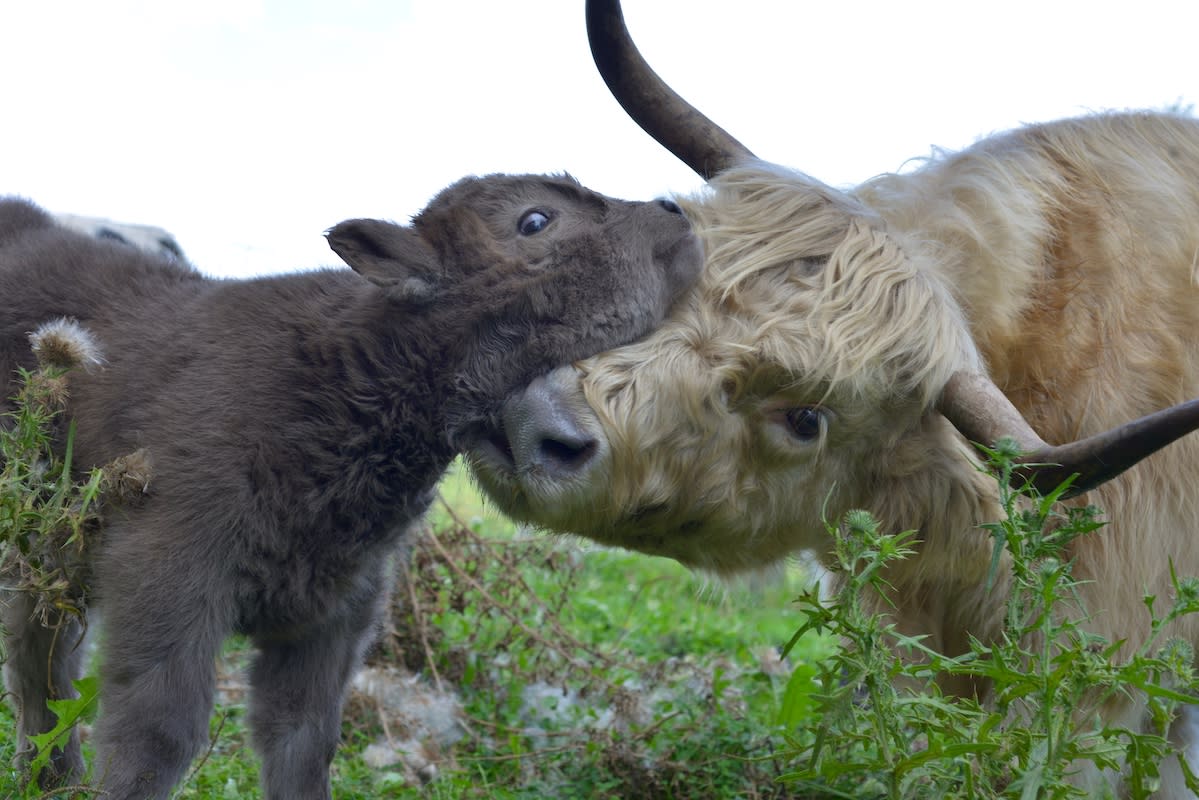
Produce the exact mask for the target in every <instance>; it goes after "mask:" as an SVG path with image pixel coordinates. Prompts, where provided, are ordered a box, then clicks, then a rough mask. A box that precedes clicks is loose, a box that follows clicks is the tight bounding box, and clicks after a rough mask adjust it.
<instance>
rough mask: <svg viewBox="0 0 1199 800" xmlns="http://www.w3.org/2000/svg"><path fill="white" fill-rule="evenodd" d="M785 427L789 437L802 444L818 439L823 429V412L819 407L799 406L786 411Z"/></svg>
mask: <svg viewBox="0 0 1199 800" xmlns="http://www.w3.org/2000/svg"><path fill="white" fill-rule="evenodd" d="M786 417H787V425H788V426H789V427H790V428H791V435H793V436H794V437H795V438H796V439H799V440H800V441H802V442H810V441H813V440H814V439H818V438H820V431H821V429H822V428H823V427H824V411H823V409H821V408H820V407H819V406H800V407H799V408H790V409H787V414H786Z"/></svg>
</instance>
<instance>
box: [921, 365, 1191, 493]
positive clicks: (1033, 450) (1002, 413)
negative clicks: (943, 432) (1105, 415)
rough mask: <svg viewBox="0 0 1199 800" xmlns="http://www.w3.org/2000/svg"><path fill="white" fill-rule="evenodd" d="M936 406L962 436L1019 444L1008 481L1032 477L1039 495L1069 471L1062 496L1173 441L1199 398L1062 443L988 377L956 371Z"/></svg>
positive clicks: (1187, 425)
mask: <svg viewBox="0 0 1199 800" xmlns="http://www.w3.org/2000/svg"><path fill="white" fill-rule="evenodd" d="M937 410H938V411H940V412H941V413H942V414H943V415H944V416H945V418H946V419H948V420H949V421H950V423H952V424H953V426H954V427H955V428H957V429H958V431H959V432H961V434H962V435H963V436H965V437H966V438H967V439H969V440H970V441H972V442H978V443H979V444H984V445H987V446H991V445H993V444H994V443H995V441H996V440H997V439H999V437H1001V436H1010V437H1012V438H1013V439H1015V441H1016V443H1017V444H1018V445H1019V447H1020V449H1021V451H1023V453H1024V455H1022V456H1021V457H1020V459H1019V463H1020V464H1021V465H1025V466H1024V467H1023V468H1022V469H1019V470H1016V471H1015V472H1014V473H1013V476H1012V483H1013V485H1021V484H1023V483H1024V481H1025V480H1027V479H1031V482H1032V485H1033V486H1034V487H1036V489H1037V491H1039V492H1041V493H1042V494H1047V493H1048V492H1050V491H1052V490H1054V489H1056V488H1057V487H1058V486H1059V485H1060V484H1061V483H1062V481H1064V480H1066V479H1067V478H1069V477H1070V476H1071V475H1075V474H1077V475H1078V478H1077V479H1076V480H1075V482H1074V483H1073V484H1072V485H1071V486H1070V489H1069V490H1068V491H1067V492H1066V493H1065V494H1064V495H1063V497H1066V498H1069V497H1074V496H1075V495H1078V494H1082V493H1083V492H1087V491H1090V490H1091V489H1094V488H1095V487H1097V486H1100V485H1101V484H1103V483H1106V482H1107V481H1109V480H1111V479H1112V478H1114V477H1116V476H1117V475H1119V474H1120V473H1121V472H1123V471H1124V470H1126V469H1128V468H1129V467H1131V466H1133V465H1134V464H1136V463H1137V462H1138V461H1140V460H1141V459H1143V458H1146V457H1147V456H1149V455H1152V454H1153V453H1155V452H1157V451H1158V450H1160V449H1161V448H1163V447H1165V446H1166V445H1168V444H1170V442H1173V441H1174V440H1176V439H1178V438H1180V437H1182V436H1185V435H1186V434H1188V433H1191V432H1192V431H1194V430H1197V429H1199V399H1197V400H1190V401H1188V402H1186V403H1180V404H1179V405H1176V406H1173V407H1171V408H1167V409H1165V410H1163V411H1158V412H1156V413H1153V414H1149V415H1148V416H1144V417H1141V418H1140V419H1136V420H1133V421H1132V422H1128V423H1125V424H1124V425H1121V426H1119V427H1117V428H1112V429H1111V430H1108V431H1104V432H1103V433H1098V434H1095V435H1094V436H1089V437H1087V438H1086V439H1079V440H1078V441H1076V442H1069V443H1067V444H1061V445H1051V444H1047V443H1046V442H1045V441H1044V440H1043V439H1041V437H1040V436H1038V435H1037V433H1036V431H1034V430H1033V429H1032V426H1031V425H1029V424H1028V421H1027V420H1025V419H1024V417H1023V416H1022V415H1021V414H1020V412H1019V411H1018V410H1016V407H1015V406H1013V405H1012V403H1011V401H1010V400H1008V399H1007V397H1006V396H1005V395H1004V394H1003V392H1001V391H1000V390H999V387H998V386H996V385H995V384H994V383H993V382H992V381H991V380H989V379H988V378H986V377H985V376H983V375H979V374H978V373H973V372H958V373H957V374H955V375H954V376H953V377H952V378H950V379H949V382H948V383H947V384H946V385H945V388H944V390H943V391H942V392H941V397H940V398H939V400H938V401H937Z"/></svg>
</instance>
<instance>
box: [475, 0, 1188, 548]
mask: <svg viewBox="0 0 1199 800" xmlns="http://www.w3.org/2000/svg"><path fill="white" fill-rule="evenodd" d="M588 25H589V32H590V34H591V39H592V48H593V52H594V53H595V56H596V62H597V64H598V65H599V67H600V69H601V72H603V73H604V76H605V79H606V80H607V81H608V84H609V86H610V87H611V88H612V90H613V92H614V93H615V94H616V95H617V97H618V99H619V100H620V101H621V103H622V104H623V105H624V106H625V108H626V109H627V110H628V111H629V112H630V114H631V115H632V116H633V117H634V118H635V119H636V120H637V122H638V123H639V124H640V125H641V126H642V127H643V128H645V129H646V130H647V131H648V132H649V133H650V134H651V135H653V136H654V137H655V138H657V139H658V140H659V141H660V142H662V143H663V144H664V145H666V146H667V147H668V148H669V149H671V151H672V152H674V153H675V154H676V155H677V156H679V157H680V158H681V159H683V160H684V161H685V162H686V163H688V164H689V165H690V166H691V167H692V168H693V169H695V170H696V171H697V172H698V173H700V174H701V175H703V176H704V177H705V178H708V179H709V181H710V182H709V186H708V187H707V190H706V191H705V192H704V193H703V194H702V195H700V196H698V197H696V198H692V199H691V200H684V201H683V205H684V207H685V208H686V210H687V213H688V216H689V217H690V218H691V219H692V221H693V222H694V224H695V226H696V229H697V230H698V231H699V232H700V234H701V236H702V238H703V240H704V244H705V248H706V254H707V255H706V266H705V274H704V276H703V278H702V280H701V283H700V285H699V286H698V287H697V288H696V289H694V290H693V291H692V292H691V293H690V295H688V296H686V297H685V298H684V300H683V302H681V303H680V304H679V306H678V307H676V309H675V311H674V312H673V313H672V315H671V317H670V318H669V319H668V320H667V322H666V324H664V325H663V326H662V327H661V328H660V329H659V330H658V331H656V332H655V333H654V334H652V335H651V336H650V337H649V338H647V339H645V340H643V341H641V342H638V343H635V344H632V345H630V346H627V347H623V348H620V349H618V350H614V351H611V352H609V353H607V354H604V355H601V356H599V357H596V358H592V359H588V360H586V361H584V362H581V363H580V364H578V365H575V366H574V367H568V368H563V369H559V370H557V371H555V372H553V373H551V374H550V375H549V376H548V377H546V378H544V379H540V380H538V381H537V382H535V383H534V384H533V385H531V386H530V387H529V388H528V389H527V390H526V391H525V392H524V393H523V394H519V395H516V396H514V397H513V398H511V399H510V401H509V402H508V403H507V405H506V407H505V411H504V425H503V427H502V429H500V430H496V431H494V432H493V433H492V435H491V437H490V440H489V441H486V442H484V443H483V444H481V445H480V446H478V447H476V448H474V449H473V450H472V451H471V452H470V453H469V454H468V458H469V461H470V463H471V465H472V467H473V469H474V471H475V474H476V475H477V477H478V479H479V481H480V483H481V485H482V486H483V488H484V489H485V490H486V491H487V492H488V493H489V494H490V495H491V496H492V497H493V498H494V499H495V501H496V502H497V504H498V505H499V506H500V507H501V508H502V509H503V510H504V511H505V512H507V513H508V514H510V515H512V516H514V517H517V518H519V519H522V520H527V521H531V522H534V523H536V524H538V525H541V526H543V527H547V528H550V529H554V530H559V531H567V532H574V533H579V534H583V535H585V536H588V537H590V538H593V539H596V540H598V541H601V542H604V543H607V544H616V545H621V546H624V547H628V548H631V549H635V550H639V551H643V552H647V553H654V554H659V555H667V556H671V557H673V558H676V559H678V560H680V561H682V562H683V563H686V564H689V565H692V566H696V567H700V568H704V569H710V570H714V571H717V572H732V571H736V570H738V569H743V568H751V567H755V566H759V565H762V564H766V563H769V562H772V561H774V560H776V559H778V558H780V557H781V556H783V555H785V554H787V553H788V552H791V551H794V550H796V549H801V548H805V547H819V546H820V542H821V541H822V536H823V534H824V530H825V528H824V524H823V522H822V520H824V519H833V518H836V517H838V516H839V515H840V513H841V512H842V511H844V510H847V509H848V508H851V507H855V506H858V505H866V506H867V507H870V508H871V510H872V511H875V512H876V513H878V514H879V515H880V516H882V517H883V518H884V522H887V523H891V524H898V525H917V526H919V527H921V528H923V529H926V530H928V529H940V530H944V529H948V528H949V527H950V526H946V525H944V524H938V522H939V521H938V520H937V519H936V515H937V514H938V513H940V509H942V508H945V507H946V497H945V496H944V495H945V493H947V492H962V493H964V494H965V495H967V496H970V497H977V498H980V501H979V502H982V501H983V499H985V497H986V496H987V494H988V481H987V480H986V479H985V478H983V477H981V476H979V475H978V473H977V472H976V471H975V470H974V469H973V468H972V460H973V459H974V455H973V451H972V448H970V447H969V445H968V444H967V443H966V440H967V439H969V440H972V441H978V442H983V443H986V444H991V443H993V442H994V441H995V440H996V439H997V438H998V437H999V436H1001V435H1008V436H1011V437H1013V438H1014V439H1015V440H1016V441H1017V443H1018V444H1019V445H1020V446H1021V448H1022V449H1023V450H1024V451H1026V452H1027V453H1029V455H1028V457H1027V458H1026V461H1028V462H1029V463H1042V462H1050V463H1055V464H1061V465H1062V466H1061V468H1060V469H1057V470H1043V471H1041V472H1039V473H1038V474H1037V481H1038V485H1039V486H1040V487H1041V488H1043V489H1047V488H1052V487H1053V486H1056V485H1057V483H1058V482H1060V480H1061V479H1063V478H1064V477H1067V476H1069V475H1070V474H1072V473H1075V472H1079V473H1081V474H1082V475H1081V478H1080V480H1079V482H1078V483H1077V484H1076V486H1077V490H1079V491H1081V490H1084V489H1086V488H1090V487H1092V486H1095V485H1097V484H1099V483H1101V482H1103V481H1104V480H1107V479H1109V478H1111V477H1112V476H1114V475H1115V474H1118V473H1119V472H1120V471H1122V470H1123V469H1125V468H1127V467H1128V466H1130V465H1131V464H1132V463H1135V461H1136V460H1138V459H1139V458H1142V457H1144V455H1146V454H1147V453H1149V452H1152V450H1154V449H1156V448H1157V447H1160V446H1162V444H1164V443H1165V442H1167V441H1170V440H1171V439H1172V438H1175V437H1177V436H1178V435H1181V434H1182V433H1185V432H1186V431H1187V430H1190V429H1193V428H1194V427H1195V426H1196V425H1199V404H1190V407H1189V408H1181V411H1179V410H1178V409H1176V410H1174V411H1173V412H1171V414H1169V415H1167V417H1166V418H1165V419H1164V420H1159V421H1157V422H1152V423H1151V424H1149V425H1148V426H1141V427H1134V428H1127V429H1120V430H1117V431H1113V432H1110V433H1108V434H1104V435H1103V436H1101V437H1097V438H1096V439H1094V440H1085V441H1083V442H1080V443H1074V444H1071V445H1067V446H1064V447H1050V446H1048V445H1046V444H1045V443H1044V442H1043V441H1042V440H1041V439H1040V438H1039V437H1038V436H1037V435H1036V433H1034V432H1033V430H1032V428H1031V427H1030V426H1029V425H1028V423H1026V422H1025V421H1024V420H1023V418H1022V417H1021V416H1020V415H1019V413H1018V412H1016V410H1015V408H1014V407H1013V406H1012V405H1011V403H1010V402H1008V400H1007V399H1006V398H1005V397H1004V395H1003V394H1002V392H1000V391H999V390H998V389H997V388H996V387H995V386H994V384H993V383H991V382H990V381H989V380H988V379H986V377H985V376H984V371H983V368H982V366H981V364H980V359H979V356H978V353H977V351H976V348H975V345H974V342H973V341H972V339H971V336H970V330H969V326H968V324H967V322H966V320H965V317H964V315H963V311H962V309H961V307H960V306H959V304H958V303H957V301H956V300H955V298H954V297H953V294H952V289H951V287H949V286H947V285H946V283H945V282H944V276H943V275H941V274H940V272H939V270H938V268H937V264H935V263H933V261H932V259H933V258H935V253H933V252H932V251H930V250H928V249H927V248H923V247H921V246H920V245H919V244H918V243H908V242H905V241H903V240H902V239H900V238H896V237H895V236H893V235H891V234H890V233H888V231H887V230H886V229H885V227H884V225H883V224H882V222H881V220H879V219H878V218H876V216H875V215H874V214H872V213H871V212H870V210H869V209H868V208H866V207H865V206H863V205H861V204H860V203H859V202H858V201H856V200H855V199H854V198H853V197H852V196H849V195H846V194H844V193H840V192H837V191H834V190H832V189H829V188H828V187H826V186H824V185H822V184H820V183H819V182H817V181H814V180H812V179H811V178H809V177H807V176H805V175H803V174H800V173H797V172H795V171H793V170H787V169H783V168H780V167H776V166H772V165H769V164H764V163H762V162H759V161H757V160H756V159H755V158H754V157H753V155H752V154H751V153H750V152H749V151H748V150H747V149H746V148H745V147H744V146H743V145H741V144H740V143H739V142H737V141H736V140H735V139H733V138H732V137H730V136H728V135H727V134H726V133H724V131H723V130H721V129H720V128H719V127H717V126H716V125H714V124H713V123H711V122H710V121H708V120H707V119H706V118H705V117H703V116H702V115H701V114H699V112H697V111H695V110H694V109H692V108H691V107H690V106H687V105H686V104H685V103H684V102H683V101H682V100H681V99H680V98H679V97H678V96H677V95H675V94H674V93H673V92H671V91H670V90H669V89H668V88H667V87H665V86H664V85H663V84H662V83H661V81H660V80H659V79H658V78H657V76H656V75H654V74H653V73H652V71H650V70H649V68H648V67H647V66H646V65H645V64H644V62H643V61H642V60H641V59H640V56H639V55H638V54H637V52H636V49H635V48H634V47H633V45H632V43H631V41H630V40H629V39H628V34H627V30H625V27H624V23H623V20H622V19H621V15H620V11H619V8H618V7H616V5H615V4H614V3H612V2H594V1H593V2H589V4H588ZM680 120H681V121H683V123H682V124H680ZM1147 430H1152V431H1154V432H1153V433H1152V434H1151V435H1146V431H1147ZM959 434H964V436H963V435H959ZM989 488H990V492H991V493H993V492H994V486H993V483H991V484H989ZM960 505H961V504H958V506H959V507H960ZM959 529H960V528H959Z"/></svg>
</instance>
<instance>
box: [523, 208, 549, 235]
mask: <svg viewBox="0 0 1199 800" xmlns="http://www.w3.org/2000/svg"><path fill="white" fill-rule="evenodd" d="M549 224H550V217H549V215H548V214H546V213H545V212H544V211H538V210H537V209H533V210H532V211H526V212H525V213H524V215H522V216H521V218H520V222H519V223H517V225H516V229H517V230H518V231H520V235H521V236H532V235H533V234H535V233H541V232H542V231H543V230H545V226H546V225H549Z"/></svg>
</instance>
